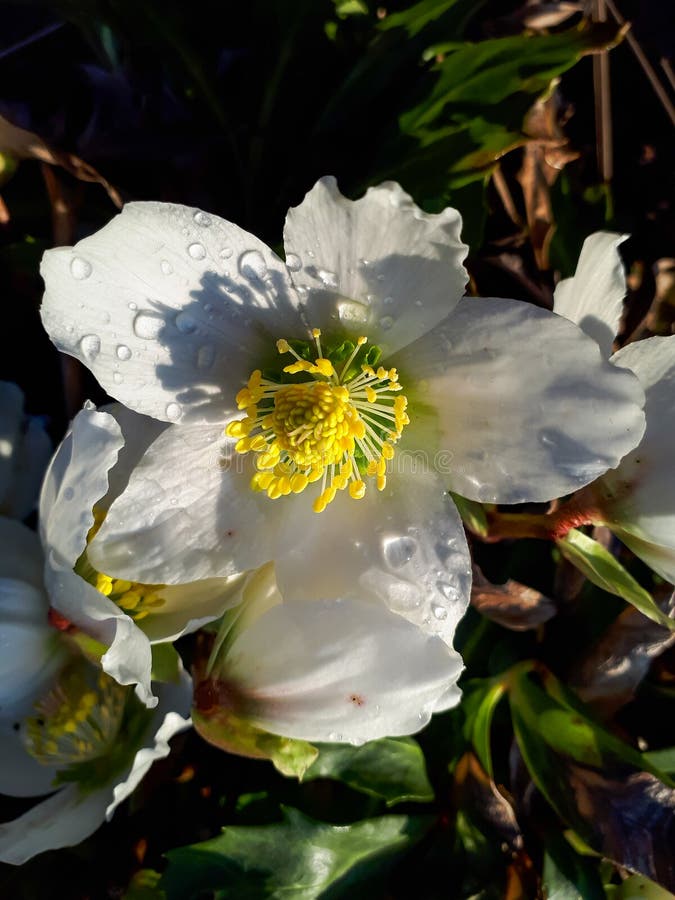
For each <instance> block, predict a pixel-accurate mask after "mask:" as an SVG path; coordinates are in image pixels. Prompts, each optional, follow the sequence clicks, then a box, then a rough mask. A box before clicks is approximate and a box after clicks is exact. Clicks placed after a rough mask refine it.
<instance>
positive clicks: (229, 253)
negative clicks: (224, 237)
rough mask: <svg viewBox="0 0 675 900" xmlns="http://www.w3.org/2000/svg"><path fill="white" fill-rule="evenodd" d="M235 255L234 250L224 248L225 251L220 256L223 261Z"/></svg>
mask: <svg viewBox="0 0 675 900" xmlns="http://www.w3.org/2000/svg"><path fill="white" fill-rule="evenodd" d="M233 253H234V250H233V249H232V247H223V249H222V250H221V251H220V253H219V256H220V258H221V259H230V257H231V256H232V254H233Z"/></svg>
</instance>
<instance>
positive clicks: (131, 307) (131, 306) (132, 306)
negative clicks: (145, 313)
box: [129, 300, 138, 309]
mask: <svg viewBox="0 0 675 900" xmlns="http://www.w3.org/2000/svg"><path fill="white" fill-rule="evenodd" d="M129 309H138V304H137V303H134V301H133V300H131V301H130V303H129Z"/></svg>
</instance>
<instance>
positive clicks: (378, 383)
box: [225, 328, 409, 512]
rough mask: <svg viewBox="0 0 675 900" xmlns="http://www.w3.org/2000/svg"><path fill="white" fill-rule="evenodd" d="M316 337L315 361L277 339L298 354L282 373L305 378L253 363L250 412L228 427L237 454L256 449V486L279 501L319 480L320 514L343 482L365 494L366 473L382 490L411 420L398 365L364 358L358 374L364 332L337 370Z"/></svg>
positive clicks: (245, 400) (245, 394) (244, 395)
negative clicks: (274, 373)
mask: <svg viewBox="0 0 675 900" xmlns="http://www.w3.org/2000/svg"><path fill="white" fill-rule="evenodd" d="M312 337H313V338H314V341H315V345H316V354H317V355H316V358H315V359H314V360H311V361H310V360H306V359H302V357H301V356H300V355H299V354H298V353H297V352H296V351H295V350H294V349H293V348H292V347H291V346H290V344H289V343H288V341H285V340H279V341H277V350H278V351H279V353H280V354H285V353H291V354H292V355H293V356H294V357H295V360H296V361H295V362H293V363H291V364H290V365H287V366H285V367H284V368H283V372H284V373H285V374H286V375H304V376H309V377H308V380H306V381H300V382H293V383H288V382H285V383H284V382H277V381H272V380H270V379H267V378H263V375H262V372H261V371H260V370H259V369H256V370H255V371H254V372H253V373H252V374H251V377H250V378H249V380H248V383H247V384H246V387H245V388H242V390H241V391H240V392H239V393H238V394H237V398H236V399H237V406H238V408H239V409H240V410H245V411H246V415H245V416H244V417H243V418H242V419H237V420H235V421H233V422H230V424H229V425H228V426H227V428H226V430H225V433H226V434H227V435H228V436H229V437H231V438H235V439H236V441H237V443H236V444H235V450H236V451H237V453H249V452H253V453H255V454H256V468H257V470H258V471H257V472H256V474H255V475H254V476H253V479H252V482H251V487H253V489H254V490H259V491H266V493H267V495H268V497H270V498H272V499H273V500H274V499H276V498H278V497H281V496H284V495H287V494H290V493H295V494H299V493H300V492H301V491H303V490H304V489H305V488H306V487H307V485H308V484H312V483H314V482H318V481H321V489H320V493H319V495H318V496H317V498H316V499H315V501H314V510H315V511H316V512H322V511H323V510H324V509H325V508H326V506H327V505H328V504H329V503H330V502H331V500H333V499H334V498H335V495H336V494H337V492H338V491H341V490H344V489H345V488H347V489H348V490H349V495H350V496H351V497H353V498H354V499H355V500H358V499H360V498H361V497H363V496H364V494H365V492H366V485H365V482H364V481H363V479H362V477H361V476H362V475H363V474H365V475H368V476H371V477H373V478H375V479H376V484H377V487H378V488H379V490H382V489H383V488H384V486H385V484H386V468H387V462H388V461H389V460H390V459H393V457H394V446H393V445H394V444H395V443H396V441H398V439H399V438H400V437H401V432H402V430H403V428H404V427H405V426H406V425H407V424H408V422H409V419H408V416H407V413H406V407H407V404H408V401H407V399H406V398H405V397H404V396H403V395H402V394H400V393H398V392H400V391H401V385H400V384H399V383H398V373H397V371H396V369H385V368H384V367H382V366H380V367H379V368H378V369H374V368H373V366H371V365H368V364H362V365H361V366H360V367H357V371H356V372H354V363H355V360H356V358H357V356H358V354H359V353H360V352H361V348H362V347H363V346H364V345H365V344H366V343H367V338H365V337H359V338H358V340H357V341H356V344H355V346H354V349H353V352H352V353H351V355H350V356H349V357H348V358H347V359H346V360H345V361H344V362H341V363H340V366H339V369H340V371H339V372H338V371H337V370H336V368H335V365H334V364H333V362H332V361H331V360H330V359H328V358H327V357H325V356H324V355H323V351H322V348H321V340H320V338H321V332H320V330H319V329H318V328H315V329H314V330H313V331H312ZM359 370H360V371H359Z"/></svg>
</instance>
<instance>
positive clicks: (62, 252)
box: [41, 203, 305, 421]
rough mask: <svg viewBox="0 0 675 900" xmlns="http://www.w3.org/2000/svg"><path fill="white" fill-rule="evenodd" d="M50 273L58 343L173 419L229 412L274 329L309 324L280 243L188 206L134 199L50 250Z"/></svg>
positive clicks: (47, 303)
mask: <svg viewBox="0 0 675 900" xmlns="http://www.w3.org/2000/svg"><path fill="white" fill-rule="evenodd" d="M207 222H208V224H206V223H207ZM41 272H42V276H43V278H44V280H45V284H46V292H45V296H44V301H43V305H42V320H43V323H44V326H45V328H46V329H47V331H48V332H49V334H50V336H51V338H52V340H53V341H54V342H55V344H56V345H57V347H59V349H61V350H63V351H65V352H66V353H70V354H71V355H72V356H75V357H77V358H78V359H80V360H81V361H82V362H83V363H84V364H85V365H87V366H89V368H90V369H91V370H92V372H93V373H94V375H95V376H96V378H97V379H98V380H99V382H100V383H101V384H102V385H103V387H104V388H105V389H106V390H107V391H108V393H109V394H111V396H113V397H116V398H117V399H118V400H121V401H122V402H123V403H125V404H126V405H127V406H129V407H131V408H132V409H136V410H138V411H139V412H142V413H145V414H146V415H149V416H152V417H153V418H156V419H161V420H164V421H177V420H178V419H179V418H181V416H182V415H183V414H184V413H187V412H192V413H193V414H195V415H198V416H199V417H202V416H203V417H207V418H211V419H213V418H214V417H215V418H222V416H223V414H224V411H225V410H226V409H230V408H231V407H232V402H233V399H234V395H235V394H236V392H237V390H239V387H240V386H241V383H242V379H243V380H245V379H246V378H247V376H248V374H249V373H250V371H251V370H252V369H254V368H257V367H258V366H259V365H260V360H261V358H263V357H264V355H267V354H269V352H270V350H272V351H273V350H274V340H275V339H276V338H278V337H282V336H283V337H293V336H295V335H304V334H305V329H304V327H303V326H302V322H301V320H300V316H299V314H298V311H297V302H298V301H297V297H296V296H295V293H294V291H293V289H292V286H291V283H290V279H289V278H288V273H287V271H286V267H285V266H284V264H283V263H282V262H281V261H280V260H279V259H278V258H277V257H276V256H275V254H274V253H273V252H272V251H271V250H270V249H269V248H268V247H266V246H265V244H263V243H262V242H261V241H259V240H258V239H257V238H255V237H253V235H251V234H248V233H247V232H245V231H243V230H242V229H241V228H239V227H237V226H236V225H233V224H232V223H230V222H226V221H225V220H224V219H220V218H218V217H217V216H211V215H209V216H207V215H206V214H205V213H203V212H201V211H199V210H195V209H190V208H188V207H185V206H177V205H174V204H169V203H130V204H128V205H127V206H125V207H124V209H123V211H122V213H121V214H120V215H118V216H116V217H115V218H114V219H113V220H112V221H111V222H110V223H109V224H108V225H106V227H105V228H103V229H102V230H101V231H99V232H97V233H96V234H94V235H92V236H91V237H89V238H86V239H85V240H83V241H80V242H79V244H77V245H76V246H75V247H72V248H59V249H57V250H51V251H48V252H47V253H46V254H45V256H44V258H43V262H42V268H41ZM270 336H271V337H270Z"/></svg>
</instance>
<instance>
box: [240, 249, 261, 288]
mask: <svg viewBox="0 0 675 900" xmlns="http://www.w3.org/2000/svg"><path fill="white" fill-rule="evenodd" d="M239 271H240V272H241V274H242V275H243V276H244V277H245V278H248V279H249V280H251V279H256V278H257V279H259V280H260V281H262V279H263V278H264V277H265V275H266V274H267V263H266V262H265V260H264V259H263V255H262V253H261V252H260V251H259V250H247V251H246V253H242V254H241V256H240V257H239Z"/></svg>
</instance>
